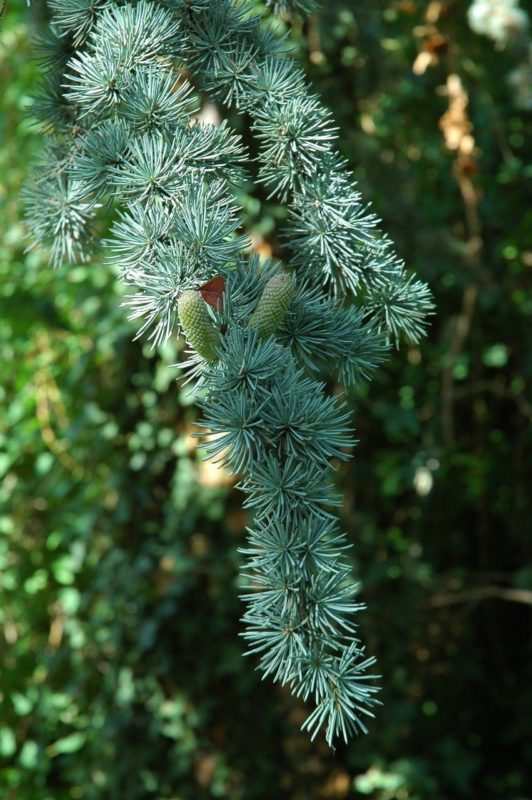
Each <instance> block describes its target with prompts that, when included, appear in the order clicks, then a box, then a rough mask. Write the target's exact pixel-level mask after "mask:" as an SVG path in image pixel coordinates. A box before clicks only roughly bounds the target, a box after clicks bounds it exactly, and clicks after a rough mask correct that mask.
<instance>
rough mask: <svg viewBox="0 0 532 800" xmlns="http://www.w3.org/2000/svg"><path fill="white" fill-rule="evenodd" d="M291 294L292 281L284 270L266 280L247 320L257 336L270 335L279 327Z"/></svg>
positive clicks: (292, 288)
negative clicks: (255, 306)
mask: <svg viewBox="0 0 532 800" xmlns="http://www.w3.org/2000/svg"><path fill="white" fill-rule="evenodd" d="M293 296H294V282H293V280H292V277H291V276H290V275H288V274H287V273H286V272H280V273H279V274H278V275H274V276H273V278H271V279H270V280H269V281H268V283H267V284H266V286H265V287H264V291H263V292H262V296H261V298H260V300H259V303H258V305H257V308H256V309H255V311H254V312H253V314H252V315H251V318H250V320H249V324H250V326H251V327H252V328H255V329H256V330H257V332H258V334H259V336H262V337H264V338H266V337H267V336H272V335H273V334H274V333H275V331H276V330H278V328H280V326H281V324H282V322H283V320H284V318H285V317H286V312H287V311H288V306H289V305H290V303H291V302H292V298H293Z"/></svg>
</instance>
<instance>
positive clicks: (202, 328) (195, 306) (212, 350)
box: [177, 289, 220, 361]
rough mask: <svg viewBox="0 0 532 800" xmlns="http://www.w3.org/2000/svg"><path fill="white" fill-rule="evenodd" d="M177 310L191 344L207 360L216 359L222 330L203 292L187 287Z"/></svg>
mask: <svg viewBox="0 0 532 800" xmlns="http://www.w3.org/2000/svg"><path fill="white" fill-rule="evenodd" d="M177 311H178V313H179V320H180V322H181V325H182V326H183V330H184V332H185V336H186V337H187V341H188V342H189V344H191V345H192V347H193V348H194V350H195V351H196V352H197V353H199V355H200V356H203V358H204V359H205V360H206V361H216V360H217V359H218V355H217V348H218V347H219V346H220V332H219V331H218V329H217V328H216V327H215V325H214V323H213V321H212V319H211V317H210V315H209V311H208V308H207V305H206V303H205V300H204V299H203V297H202V296H201V294H200V293H199V292H196V291H195V290H194V289H187V291H186V292H183V294H182V295H181V297H180V298H179V300H178V303H177Z"/></svg>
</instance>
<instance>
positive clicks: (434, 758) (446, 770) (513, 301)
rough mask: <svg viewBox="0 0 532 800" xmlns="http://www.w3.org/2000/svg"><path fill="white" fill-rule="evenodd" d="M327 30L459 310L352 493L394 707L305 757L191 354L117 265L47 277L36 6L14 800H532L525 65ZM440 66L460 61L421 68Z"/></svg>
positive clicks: (372, 21) (27, 130)
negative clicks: (517, 88)
mask: <svg viewBox="0 0 532 800" xmlns="http://www.w3.org/2000/svg"><path fill="white" fill-rule="evenodd" d="M324 5H325V8H324V10H323V11H322V13H321V14H320V15H318V16H315V17H313V18H312V19H311V20H310V22H309V23H306V24H305V25H302V24H296V25H295V26H294V28H293V30H292V34H291V36H292V39H293V41H294V44H295V48H296V53H297V55H298V57H299V58H301V60H302V62H303V64H304V66H305V68H306V69H307V71H308V72H309V74H310V76H311V78H312V80H313V81H314V83H315V86H316V88H317V90H318V91H319V92H320V93H321V94H322V96H323V97H324V98H325V100H326V102H328V103H329V105H330V107H331V109H332V110H333V112H334V114H335V116H336V118H337V120H338V122H339V125H340V147H341V149H342V151H343V153H344V155H346V156H347V157H348V158H349V159H350V161H351V163H352V164H353V165H354V170H355V174H356V176H357V178H358V179H359V181H360V184H361V189H362V191H363V192H364V195H365V197H366V198H368V199H371V201H372V203H373V205H374V208H375V210H376V211H377V212H378V213H379V214H380V215H381V216H382V218H383V221H384V225H383V227H384V229H385V230H387V231H388V232H389V233H390V234H391V236H392V238H393V239H394V240H395V241H396V243H397V247H398V251H399V252H400V253H401V254H402V255H403V256H404V258H405V259H406V261H407V263H408V264H409V265H411V266H412V267H413V268H415V270H416V271H417V272H418V273H419V275H420V276H421V277H423V278H424V279H426V280H428V281H429V282H430V284H431V286H432V288H433V291H434V294H435V299H436V302H437V306H438V314H437V317H436V318H435V320H434V323H433V325H432V329H431V332H430V337H429V340H428V341H426V342H424V343H423V345H422V347H421V348H419V349H418V348H404V349H403V350H402V351H401V352H399V353H397V354H394V355H393V357H392V359H391V360H390V362H389V363H388V364H387V365H386V366H385V367H384V368H383V369H382V370H381V372H380V374H379V375H378V377H377V379H376V380H375V381H374V382H373V383H372V384H371V386H369V387H367V388H366V389H365V390H364V391H362V392H360V393H359V394H358V395H357V396H354V397H353V409H354V412H355V420H356V425H357V429H358V435H359V438H360V444H359V446H358V449H357V453H356V458H355V459H354V460H353V462H352V463H350V464H348V465H346V466H344V467H342V469H341V471H340V473H339V481H340V484H341V487H342V489H343V491H344V493H345V505H344V509H343V516H344V522H345V524H346V526H347V528H348V530H349V531H350V532H351V536H352V541H353V544H354V545H355V546H354V548H353V559H354V563H355V569H356V570H357V573H358V574H359V575H360V578H361V580H362V581H363V585H362V592H361V597H362V599H364V600H365V601H366V602H367V603H368V610H367V612H366V614H365V615H364V617H363V625H364V630H363V635H364V638H365V639H366V640H367V641H368V649H369V651H370V652H372V653H374V652H375V653H377V655H378V658H379V663H380V667H381V671H382V676H383V677H382V685H383V693H382V700H383V703H384V705H383V707H382V709H380V710H379V711H378V713H377V716H376V719H375V721H374V722H373V723H372V724H371V728H370V734H369V736H367V737H363V738H359V739H357V740H356V741H355V742H353V743H352V744H351V745H350V746H349V747H339V748H338V750H337V751H336V753H331V752H330V751H329V750H328V748H327V747H326V746H325V745H324V744H323V743H322V742H320V741H318V742H315V743H310V742H308V740H307V737H306V736H305V735H301V734H300V733H299V732H298V726H299V723H300V722H301V720H302V718H303V717H304V714H303V713H302V710H301V707H300V706H299V705H298V703H297V702H295V701H294V700H292V699H291V698H290V697H289V696H288V695H287V694H285V693H284V692H282V691H279V690H276V689H275V688H274V687H273V688H272V687H271V686H270V685H264V684H262V683H261V682H260V681H259V679H258V677H257V675H256V674H255V673H254V672H253V664H252V663H251V662H250V661H249V660H248V659H243V658H242V657H241V644H240V640H239V638H238V633H239V630H240V628H239V623H238V618H239V615H240V613H241V607H240V603H239V601H238V599H237V594H238V591H239V587H238V585H237V583H238V578H237V573H238V554H237V552H236V549H237V546H238V545H239V544H240V543H241V542H242V537H243V531H244V526H245V515H244V514H243V513H242V512H241V511H240V508H239V499H238V497H235V495H234V493H233V490H232V487H231V485H230V484H229V483H228V481H227V478H226V476H225V475H224V473H223V472H219V471H216V470H215V469H213V468H212V467H210V466H209V465H205V464H203V463H201V462H199V461H198V460H197V458H196V456H195V453H194V444H193V439H192V437H191V434H192V432H193V431H194V424H193V423H194V420H195V416H196V415H195V410H194V407H193V405H192V404H191V398H190V397H189V396H188V394H187V390H186V389H183V388H181V387H180V385H179V384H178V383H176V381H175V378H176V375H177V374H178V373H177V372H176V370H175V369H174V368H173V367H172V364H174V363H175V362H176V361H177V360H178V359H179V352H178V350H179V345H178V343H175V342H174V343H171V344H169V345H168V346H167V347H166V348H165V349H164V350H162V351H159V352H153V351H150V350H149V348H147V347H146V346H142V345H141V344H139V343H135V342H132V337H133V335H134V328H133V327H132V326H131V325H130V324H129V323H128V322H127V321H126V319H125V315H124V313H123V310H122V309H121V308H120V302H121V298H120V296H119V292H118V289H117V285H116V282H115V280H114V276H113V274H111V271H110V270H109V269H108V268H107V267H105V265H101V264H91V265H89V266H85V267H78V266H74V267H68V268H62V269H60V270H57V271H55V272H52V270H51V269H50V268H49V267H48V266H47V264H46V260H45V256H44V254H42V253H38V252H30V253H26V252H25V246H26V242H25V240H24V227H23V223H22V222H21V219H22V207H21V200H20V194H19V193H20V187H21V184H22V182H23V180H24V176H25V174H26V169H27V164H28V161H29V160H30V158H31V157H32V156H33V155H34V154H35V152H36V151H38V149H39V148H40V147H41V146H42V141H41V135H40V134H39V132H38V131H36V130H35V129H34V128H33V127H32V126H31V124H30V120H29V115H28V113H27V111H26V108H27V105H28V103H29V100H28V98H29V95H30V93H31V90H32V88H33V86H34V84H35V82H36V78H37V70H36V67H35V64H34V62H33V61H32V59H31V55H32V48H31V44H30V34H31V33H32V28H33V26H34V24H35V21H34V18H33V17H32V16H30V13H29V12H28V10H27V9H26V4H25V2H23V0H18V2H15V1H14V0H12V2H8V7H7V11H6V14H5V16H4V17H3V19H2V21H1V27H0V81H1V84H2V87H3V90H2V96H1V98H0V103H1V112H0V132H1V144H2V146H1V149H0V175H2V184H1V186H0V211H1V213H0V276H1V280H0V342H1V351H2V373H1V374H2V381H1V387H0V407H1V412H2V413H1V418H0V474H1V479H2V483H1V488H0V504H1V509H0V575H1V577H0V676H1V682H0V786H1V788H2V792H1V796H2V798H3V799H4V798H5V800H67V798H68V799H69V800H70V798H72V799H73V800H77V798H79V799H80V800H96V799H97V798H98V800H99V799H100V798H101V799H102V800H103V799H104V798H105V799H107V798H108V799H109V800H122V798H126V797H127V798H128V800H149V799H153V800H191V799H192V798H194V800H202V798H213V797H223V798H231V800H240V799H242V800H254V799H255V798H256V800H271V798H274V797H275V798H287V799H289V800H307V799H309V798H351V797H356V798H370V800H394V799H395V798H397V800H426V799H427V798H430V800H462V799H463V800H479V799H480V798H482V800H490V798H493V799H494V800H495V798H498V799H500V800H527V799H529V798H530V797H531V789H530V783H527V777H528V780H530V775H531V774H532V739H531V737H530V732H531V729H530V719H531V718H532V685H531V681H530V663H531V660H532V659H531V657H532V653H531V643H530V604H531V598H532V557H531V553H530V536H529V535H530V517H531V509H530V500H529V497H530V476H531V469H530V468H531V463H530V447H531V441H530V440H531V425H530V421H531V417H532V407H531V404H530V400H529V398H530V381H531V372H532V353H531V348H532V341H531V336H530V329H531V314H532V298H531V293H530V277H529V275H530V270H531V269H532V255H531V253H530V251H528V252H527V251H526V246H527V242H526V238H525V237H526V232H527V230H530V223H531V220H530V216H531V212H530V210H529V211H527V210H526V208H527V207H526V195H525V179H526V177H527V174H526V167H525V124H526V116H525V114H524V113H523V112H520V111H519V110H518V109H517V108H516V105H515V102H514V98H513V96H512V92H511V91H510V89H509V86H508V83H507V77H508V74H509V73H510V71H511V70H512V69H513V68H514V67H515V64H516V61H517V59H518V57H519V54H516V53H515V52H514V51H513V50H512V49H511V48H509V49H508V50H506V51H502V52H497V53H495V51H494V49H493V44H492V43H491V42H490V41H489V40H487V39H481V38H480V37H478V36H477V35H475V34H473V33H472V32H471V31H470V30H469V28H468V27H467V22H466V16H465V12H466V8H467V4H458V3H454V4H453V3H445V4H440V5H442V13H441V14H440V15H439V16H438V17H437V19H436V20H435V21H434V20H432V19H428V18H427V14H428V13H429V12H428V10H427V8H428V6H432V7H433V8H434V4H432V3H431V4H425V3H421V2H419V3H416V2H407V0H399V1H398V2H396V1H395V0H385V2H382V3H372V2H370V0H363V2H360V3H356V4H353V3H350V2H349V0H344V1H342V0H334V2H330V3H325V4H324ZM436 5H438V4H436ZM437 36H439V37H441V38H440V39H436V38H435V37H437ZM418 52H426V53H428V54H429V56H430V62H431V63H430V64H429V65H427V66H426V67H425V69H424V70H422V69H421V68H419V69H416V71H413V69H412V66H413V64H414V63H419V62H416V57H417V54H418ZM453 74H454V75H458V76H459V77H460V80H461V85H462V86H463V87H464V88H465V90H466V91H467V94H468V98H469V104H468V106H467V109H466V116H467V119H466V123H467V122H469V123H470V125H471V128H470V130H469V133H470V135H471V136H472V137H473V139H474V151H473V152H472V154H471V156H470V159H469V162H462V163H461V164H458V162H457V152H456V151H452V150H449V149H447V148H446V146H445V140H444V133H445V124H444V125H443V128H442V126H441V125H440V120H441V118H442V115H443V114H444V113H445V112H446V110H447V109H448V105H449V97H448V96H447V95H446V94H445V93H444V92H443V91H442V89H441V87H442V86H445V85H446V82H447V79H448V76H449V75H453ZM462 123H464V119H463V118H462ZM239 124H240V123H239ZM244 133H245V131H244ZM468 189H469V190H472V191H469V194H468ZM243 205H244V208H245V211H246V214H247V215H248V218H249V219H250V220H251V223H252V224H253V225H254V227H255V229H256V231H257V232H258V234H262V235H263V236H266V237H267V238H268V243H269V244H270V245H271V246H272V247H273V249H274V252H276V250H277V246H278V245H277V242H276V239H275V225H276V220H278V219H279V217H280V216H282V211H281V210H280V209H279V208H277V207H276V206H275V205H272V204H271V203H269V202H268V201H266V200H265V198H264V197H262V196H261V195H260V192H259V193H257V194H255V196H253V197H251V196H250V197H247V198H244V201H243ZM528 245H529V242H528Z"/></svg>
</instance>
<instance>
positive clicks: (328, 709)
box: [27, 0, 432, 744]
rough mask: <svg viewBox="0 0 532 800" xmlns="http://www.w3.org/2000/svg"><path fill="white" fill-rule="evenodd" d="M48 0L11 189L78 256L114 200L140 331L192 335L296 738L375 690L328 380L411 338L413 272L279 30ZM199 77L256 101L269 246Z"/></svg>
mask: <svg viewBox="0 0 532 800" xmlns="http://www.w3.org/2000/svg"><path fill="white" fill-rule="evenodd" d="M268 5H269V6H270V7H271V8H272V9H273V10H274V11H276V12H281V13H283V14H285V13H290V12H298V13H304V12H308V11H311V10H313V9H314V8H315V3H314V2H312V0H301V1H300V2H295V0H292V1H290V2H288V0H285V1H284V2H277V1H275V2H274V0H272V2H269V3H268ZM49 6H50V9H51V11H52V22H51V25H50V29H49V31H48V32H47V33H46V34H45V35H44V36H43V37H42V39H41V41H40V42H39V44H38V52H39V57H40V58H41V63H42V70H43V81H42V85H41V87H40V89H39V90H38V94H37V97H36V99H35V102H34V107H33V110H34V113H35V115H36V117H37V118H38V119H39V121H40V122H41V124H42V125H43V129H44V130H45V131H46V132H47V134H48V137H49V144H48V147H47V149H46V151H45V153H44V155H43V157H42V158H41V160H40V162H39V164H38V165H37V167H36V169H35V170H34V171H33V175H32V178H31V181H30V183H29V185H28V188H27V207H28V223H29V227H30V230H31V234H32V236H33V239H34V242H36V243H39V244H40V245H42V246H45V247H48V248H49V251H50V254H51V259H52V261H53V263H55V264H59V263H62V262H65V261H68V262H76V261H82V260H87V259H89V258H91V257H92V255H93V253H94V251H95V248H96V245H101V243H102V242H101V240H102V236H101V235H99V230H100V226H101V221H100V220H101V219H102V215H104V216H103V218H104V219H108V218H109V214H110V213H111V214H112V217H113V222H112V224H111V228H110V233H109V235H108V238H107V239H104V241H103V248H104V251H105V253H106V255H107V258H108V259H109V261H110V262H111V263H112V264H113V265H115V266H116V267H118V270H119V274H120V279H121V280H123V281H124V282H125V283H126V284H127V285H128V286H129V287H130V294H129V296H128V298H127V300H126V305H127V306H128V308H129V313H130V315H131V317H132V318H133V319H138V320H139V329H138V335H139V336H143V335H147V336H148V337H149V338H150V339H151V341H152V343H153V344H154V345H159V344H163V343H164V342H165V341H166V340H167V339H168V337H170V336H173V335H179V334H184V335H185V337H186V338H187V339H188V342H189V345H190V346H191V349H190V352H189V359H188V362H187V363H186V365H185V369H188V372H189V377H190V378H191V379H193V380H194V381H195V382H196V384H197V385H201V386H202V387H203V390H204V391H203V393H202V398H203V399H202V400H201V406H202V409H203V415H204V416H203V421H202V423H201V425H202V427H203V428H204V430H205V432H206V436H205V437H204V438H205V439H206V441H205V442H204V444H203V447H204V450H205V452H206V455H207V457H209V458H214V459H215V460H218V461H219V462H220V463H221V464H223V465H225V466H226V467H227V468H229V469H230V470H231V471H233V472H234V473H235V474H237V475H239V477H240V484H239V486H240V488H241V489H242V492H243V493H244V495H245V503H244V504H245V506H246V507H247V508H249V509H250V510H251V513H252V521H251V525H250V529H249V538H248V544H247V545H246V546H245V547H244V548H243V549H242V553H243V556H244V567H243V569H244V574H245V575H246V576H247V579H248V584H249V588H248V590H247V591H246V593H245V594H244V596H243V601H244V603H245V606H246V610H245V613H244V616H243V621H244V624H245V629H244V632H243V636H244V638H245V639H246V641H247V643H248V645H249V650H248V652H249V653H251V654H254V655H255V657H257V659H258V666H259V668H260V669H261V670H262V671H263V673H264V675H269V676H270V677H271V678H272V679H273V680H275V681H279V682H280V683H282V684H284V685H288V686H289V687H290V688H291V689H292V691H293V692H294V693H295V694H296V695H298V696H301V697H302V698H303V699H304V700H305V701H312V703H313V710H312V711H311V713H310V716H309V717H308V719H307V721H306V722H305V725H304V727H306V728H307V729H308V730H309V731H310V732H311V733H312V735H313V736H314V735H316V733H317V732H318V731H319V730H320V729H323V730H324V731H325V734H326V738H327V741H328V742H329V743H330V744H332V743H333V742H334V740H335V739H336V738H337V737H338V736H342V737H343V738H344V739H346V740H347V739H348V738H349V737H350V736H351V735H352V734H353V733H356V732H358V731H361V730H362V731H363V730H365V725H364V718H365V717H367V715H371V709H372V707H373V706H374V704H375V703H376V702H377V701H376V699H375V692H376V686H375V683H374V680H373V678H372V677H371V674H370V671H369V669H370V667H371V665H372V664H373V659H372V658H368V657H367V656H366V655H365V652H364V647H363V645H362V644H361V642H360V640H359V638H358V635H357V626H356V623H355V617H356V615H357V613H358V612H359V610H360V608H361V606H360V604H358V603H357V602H356V601H355V593H356V586H355V585H354V583H353V581H352V578H351V576H350V569H349V566H348V562H347V560H346V559H345V550H346V547H347V543H346V537H345V534H344V533H343V532H342V531H341V530H340V529H339V527H338V524H337V519H336V512H335V508H337V507H338V505H339V504H340V499H339V498H338V495H337V494H336V492H335V490H334V486H333V482H332V477H331V475H332V473H331V467H332V463H333V462H337V461H339V460H342V459H345V458H347V457H348V456H349V451H350V449H351V447H352V446H353V444H354V439H353V430H352V425H351V417H350V413H349V410H348V407H347V405H346V403H345V401H344V400H343V399H342V398H341V397H339V396H330V394H328V392H327V389H326V386H327V385H331V383H332V384H333V385H338V384H341V385H343V386H344V387H346V388H348V387H351V386H356V385H357V384H359V383H360V381H362V380H367V379H368V378H370V377H371V375H372V373H373V372H374V370H375V369H376V368H377V367H378V365H379V364H380V363H381V362H382V361H383V359H384V357H385V355H386V351H387V349H388V347H389V345H390V343H391V342H397V341H398V340H399V338H400V337H401V336H404V335H405V336H407V337H408V338H409V339H410V340H411V341H413V342H416V341H418V340H419V339H420V337H421V336H422V335H423V333H424V330H425V327H426V319H427V314H429V313H430V311H431V308H432V303H431V299H430V294H429V291H428V289H427V287H426V286H425V284H423V283H422V282H421V281H419V280H417V279H416V278H415V277H414V276H411V275H409V274H407V272H406V270H405V267H404V264H403V263H402V262H401V260H400V259H399V258H398V257H397V255H396V254H395V253H394V250H393V246H392V244H391V243H390V241H389V240H388V239H387V237H386V236H385V235H384V234H383V233H382V232H381V231H380V230H379V221H378V219H377V217H376V216H375V214H373V213H372V212H371V211H369V210H368V208H367V205H366V204H365V203H364V201H363V200H362V198H361V196H360V193H359V192H358V189H357V188H356V186H355V184H354V182H353V179H352V176H351V174H350V172H349V170H348V168H347V165H346V164H345V162H344V161H343V160H342V159H341V157H340V156H339V155H338V153H337V152H336V150H335V139H336V129H335V126H334V123H333V121H332V119H331V115H330V113H329V111H328V110H327V109H326V108H325V106H324V105H323V103H322V102H321V100H320V99H319V98H318V97H317V96H316V95H315V94H314V93H313V92H312V91H311V89H310V87H309V86H308V84H307V81H306V78H305V76H304V74H303V73H302V71H301V69H300V68H299V67H298V66H297V65H296V64H295V63H294V61H293V60H292V59H291V58H290V56H289V54H288V52H287V45H286V42H285V41H284V40H283V39H280V38H279V37H278V36H276V35H275V33H274V31H273V29H272V28H271V27H269V26H268V25H264V24H262V23H261V21H260V20H259V19H258V18H257V17H255V16H254V15H253V13H252V12H251V10H250V7H249V6H248V3H247V2H245V0H244V1H242V2H231V1H230V0H130V1H129V2H125V1H124V0H121V1H119V0H50V2H49ZM200 93H204V94H206V95H208V96H209V97H210V99H211V101H212V102H215V103H217V104H218V105H219V106H224V105H225V106H231V107H232V108H233V109H236V110H237V111H239V112H241V113H245V114H246V115H247V117H248V119H249V120H250V121H251V122H250V124H251V131H252V133H253V134H254V135H255V137H256V139H257V146H258V163H257V164H256V165H253V171H252V174H253V175H254V177H255V179H256V181H258V182H260V183H262V184H264V186H265V187H266V188H267V191H268V193H269V195H270V196H271V197H273V198H276V199H277V200H278V201H279V202H282V203H284V204H285V205H286V208H287V210H288V218H289V222H288V225H287V228H286V230H285V231H284V232H283V234H282V235H283V236H284V241H285V242H286V247H285V264H284V265H282V264H279V263H274V262H273V261H270V260H265V261H261V260H260V259H259V258H258V257H257V256H256V255H255V254H253V253H251V252H250V243H249V239H248V237H247V235H246V232H245V231H243V230H242V223H241V220H240V216H239V209H238V207H237V205H236V202H235V189H238V188H239V187H240V186H242V183H243V181H244V180H249V177H250V176H249V171H250V167H251V165H250V164H249V159H248V156H247V154H246V151H245V148H244V146H243V144H242V140H241V138H240V136H239V135H238V134H237V133H235V132H234V131H233V130H232V129H231V127H230V126H229V125H228V124H227V122H222V124H220V125H213V124H208V123H206V122H202V121H201V114H198V111H199V106H200V104H199V103H198V96H199V94H200ZM217 277H223V279H224V284H225V291H224V293H223V297H220V298H218V301H217V302H216V301H215V302H211V303H210V304H208V303H206V302H205V300H204V299H203V296H202V294H201V292H200V291H199V289H200V288H201V287H202V286H203V285H204V284H205V283H206V282H209V281H211V280H212V279H214V278H217ZM276 292H280V293H281V294H280V301H281V302H280V303H278V304H276V303H275V294H276ZM326 380H327V381H328V383H326Z"/></svg>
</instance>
